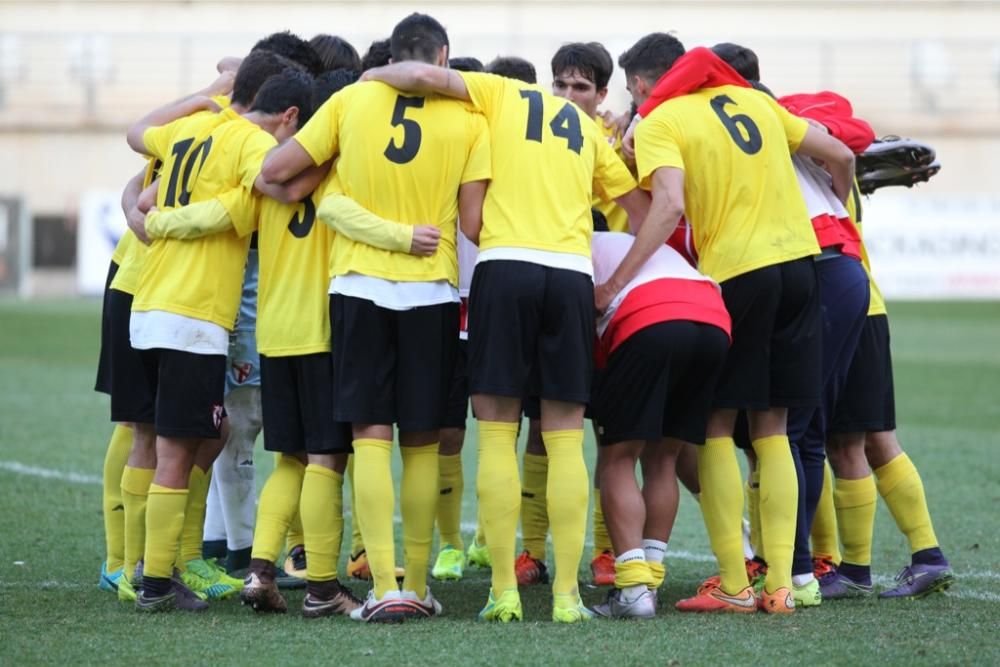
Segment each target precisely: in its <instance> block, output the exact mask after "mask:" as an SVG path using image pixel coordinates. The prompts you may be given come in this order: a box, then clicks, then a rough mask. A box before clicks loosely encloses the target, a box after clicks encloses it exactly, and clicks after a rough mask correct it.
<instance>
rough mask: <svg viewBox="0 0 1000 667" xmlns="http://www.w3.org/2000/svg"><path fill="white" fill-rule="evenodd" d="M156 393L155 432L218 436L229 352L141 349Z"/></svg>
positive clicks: (208, 436) (192, 436)
mask: <svg viewBox="0 0 1000 667" xmlns="http://www.w3.org/2000/svg"><path fill="white" fill-rule="evenodd" d="M139 354H140V355H141V356H142V361H143V364H144V366H145V369H146V381H147V384H148V389H149V391H150V392H152V393H153V395H154V396H156V418H155V421H154V422H153V423H154V424H155V426H156V435H161V436H164V437H167V438H218V437H219V427H220V426H221V425H222V419H223V417H225V414H226V413H225V409H224V407H223V405H224V403H223V396H224V394H225V388H226V355H224V354H195V353H193V352H180V351H178V350H167V349H162V348H154V349H151V350H140V351H139Z"/></svg>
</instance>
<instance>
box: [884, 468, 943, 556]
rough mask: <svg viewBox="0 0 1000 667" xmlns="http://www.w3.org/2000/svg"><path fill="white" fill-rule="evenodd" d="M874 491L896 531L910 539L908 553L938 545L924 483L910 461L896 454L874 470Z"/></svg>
mask: <svg viewBox="0 0 1000 667" xmlns="http://www.w3.org/2000/svg"><path fill="white" fill-rule="evenodd" d="M875 476H876V477H877V478H878V492H879V495H881V496H882V498H883V499H884V500H885V504H886V505H888V506H889V511H890V512H892V518H893V519H895V520H896V525H897V526H898V527H899V530H900V531H902V533H903V534H904V535H906V539H907V540H909V542H910V553H916V552H918V551H921V550H923V549H931V548H933V547H936V546H938V540H937V535H935V534H934V524H933V523H932V522H931V513H930V511H929V510H928V509H927V498H926V497H925V496H924V483H923V481H921V479H920V473H919V472H917V468H916V467H915V466H914V465H913V461H911V460H910V457H909V456H907V455H906V454H900V455H899V456H897V457H896V458H894V459H893V460H891V461H889V462H888V463H886V464H885V465H884V466H882V467H880V468H878V469H877V470H876V471H875Z"/></svg>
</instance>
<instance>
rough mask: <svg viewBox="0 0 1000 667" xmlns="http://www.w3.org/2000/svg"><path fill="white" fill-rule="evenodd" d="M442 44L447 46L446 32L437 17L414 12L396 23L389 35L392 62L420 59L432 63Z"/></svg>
mask: <svg viewBox="0 0 1000 667" xmlns="http://www.w3.org/2000/svg"><path fill="white" fill-rule="evenodd" d="M442 46H448V32H447V31H446V30H445V29H444V26H443V25H441V24H440V23H438V21H437V19H435V18H434V17H432V16H428V15H427V14H419V13H416V12H414V13H413V14H410V15H409V16H407V17H406V18H405V19H403V20H402V21H400V22H399V23H397V24H396V27H395V28H393V29H392V35H391V36H390V37H389V49H390V51H391V52H392V59H393V61H394V62H402V61H403V60H421V61H423V62H426V63H433V62H434V60H435V59H436V58H437V54H438V51H440V50H441V47H442Z"/></svg>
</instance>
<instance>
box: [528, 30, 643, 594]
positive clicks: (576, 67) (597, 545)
mask: <svg viewBox="0 0 1000 667" xmlns="http://www.w3.org/2000/svg"><path fill="white" fill-rule="evenodd" d="M613 72H614V61H613V60H612V59H611V54H610V53H608V50H607V49H605V48H604V46H603V45H602V44H600V43H598V42H589V43H582V42H574V43H571V44H564V45H562V46H561V47H560V48H559V50H558V51H556V53H555V55H554V56H552V94H553V95H555V96H556V97H564V98H566V99H568V100H572V101H573V102H575V103H576V104H577V106H579V107H580V108H581V109H583V111H584V113H586V114H587V115H588V116H590V118H592V119H593V120H594V123H595V124H596V125H597V127H598V129H600V130H601V133H602V134H603V135H604V137H605V138H606V140H607V142H608V143H609V144H611V146H612V147H613V148H614V149H615V150H616V152H617V151H618V150H619V149H620V147H621V141H620V140H619V139H618V137H617V135H616V132H617V128H616V127H615V126H614V125H612V126H611V127H608V126H607V125H605V123H604V122H603V118H598V115H597V108H598V107H599V106H600V105H601V103H602V102H603V101H604V98H605V97H606V96H607V94H608V81H610V80H611V74H612V73H613ZM591 205H592V206H593V207H594V209H596V210H597V211H599V212H600V214H601V215H602V216H603V217H604V219H605V225H606V228H607V229H609V230H611V231H615V232H627V231H629V226H628V213H626V212H625V209H623V208H622V207H620V206H618V205H617V204H615V203H614V202H613V201H607V200H604V199H602V198H601V197H599V196H595V197H594V200H593V201H592V202H591ZM530 444H531V440H530V439H529V445H530ZM542 454H544V450H543V452H542ZM535 466H537V463H535V464H534V465H533V467H535ZM538 467H540V466H538ZM527 470H528V460H527V455H526V458H525V471H526V474H525V480H524V481H525V486H527V485H528V479H529V476H528V474H527ZM531 504H532V503H531V501H529V500H528V499H527V498H525V500H524V501H522V507H524V508H527V507H530V506H531ZM542 507H543V508H544V495H543V501H542ZM525 514H527V510H522V517H523V516H524V515H525ZM525 523H527V522H525V521H523V519H522V524H525ZM546 525H547V522H546ZM593 525H594V550H593V554H592V559H591V561H590V571H591V573H592V574H593V577H594V583H595V584H597V585H599V586H610V585H612V584H614V582H615V557H614V553H613V550H612V545H611V539H610V537H609V535H608V528H607V525H605V522H604V515H603V510H602V507H601V490H600V471H599V470H595V471H594V520H593ZM522 531H524V532H525V542H527V541H528V539H527V528H522ZM535 543H538V541H537V540H536V541H535ZM541 544H542V545H543V548H544V544H545V535H544V533H542V536H541ZM542 554H543V555H541V556H535V557H536V558H540V559H542V560H544V558H545V556H544V551H543V552H542ZM522 557H523V556H522ZM519 560H520V559H519Z"/></svg>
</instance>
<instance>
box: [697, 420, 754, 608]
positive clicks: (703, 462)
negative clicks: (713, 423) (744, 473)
mask: <svg viewBox="0 0 1000 667" xmlns="http://www.w3.org/2000/svg"><path fill="white" fill-rule="evenodd" d="M740 478H741V474H740V464H739V462H738V461H737V460H736V444H735V443H734V442H733V439H732V438H708V439H707V440H705V445H704V446H703V447H699V448H698V484H699V485H700V486H701V498H700V503H699V504H700V505H701V514H702V517H703V518H704V519H705V529H706V531H707V532H708V539H709V542H710V543H711V544H712V552H713V553H714V554H715V559H716V560H717V561H718V562H719V577H720V578H721V580H722V583H721V587H722V590H723V591H724V592H726V593H729V594H732V595H735V594H736V593H739V592H740V591H742V590H743V589H744V588H746V587H747V586H749V585H750V582H749V581H748V580H747V569H746V566H745V565H744V564H743V532H742V531H743V528H742V525H741V524H742V522H743V488H742V485H741V484H740Z"/></svg>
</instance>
